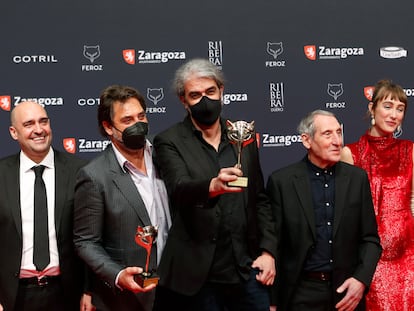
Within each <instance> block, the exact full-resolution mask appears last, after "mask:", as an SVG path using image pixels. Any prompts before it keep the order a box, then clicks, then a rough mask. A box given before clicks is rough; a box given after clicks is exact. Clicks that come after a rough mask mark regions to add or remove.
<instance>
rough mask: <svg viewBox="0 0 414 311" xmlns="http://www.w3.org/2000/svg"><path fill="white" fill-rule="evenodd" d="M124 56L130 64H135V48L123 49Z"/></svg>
mask: <svg viewBox="0 0 414 311" xmlns="http://www.w3.org/2000/svg"><path fill="white" fill-rule="evenodd" d="M122 56H123V57H124V61H125V62H126V63H127V64H129V65H135V50H134V49H129V50H123V51H122Z"/></svg>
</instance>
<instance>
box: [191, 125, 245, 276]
mask: <svg viewBox="0 0 414 311" xmlns="http://www.w3.org/2000/svg"><path fill="white" fill-rule="evenodd" d="M221 128H222V133H221V141H220V144H219V147H218V151H216V150H215V148H214V147H213V146H211V145H210V144H209V143H207V142H206V141H205V140H204V139H203V137H202V134H201V132H200V131H198V130H197V129H195V128H194V129H193V130H194V133H195V135H196V136H197V138H198V139H199V140H200V143H201V145H202V148H203V149H204V150H205V152H206V153H207V154H208V155H209V158H210V160H211V162H212V163H214V165H215V167H216V168H217V174H218V172H219V170H220V169H221V168H224V167H233V166H234V165H235V164H236V162H237V156H236V153H235V150H234V148H233V146H232V144H231V143H230V141H229V139H228V138H227V132H226V127H225V125H224V123H221ZM211 200H212V203H213V204H214V207H213V208H215V209H216V217H219V218H220V219H219V228H218V231H217V233H216V237H215V243H216V251H215V254H214V258H213V262H212V266H211V269H210V273H209V277H208V281H210V282H217V283H226V284H236V283H239V282H240V278H241V277H242V278H244V279H246V278H247V277H248V276H249V273H248V271H249V267H250V264H251V260H239V259H236V258H235V253H234V248H235V247H236V248H237V249H238V250H240V249H241V250H242V253H243V254H244V256H243V257H245V258H248V250H247V239H246V236H247V230H246V225H247V224H246V221H247V219H246V217H244V218H243V219H240V218H241V217H238V216H237V217H236V215H239V213H237V214H236V213H233V210H234V209H236V208H237V209H244V208H245V205H246V202H244V197H243V195H242V194H241V193H226V194H222V195H219V196H217V197H216V198H213V199H211ZM236 244H237V245H236ZM238 253H239V254H240V252H239V251H238Z"/></svg>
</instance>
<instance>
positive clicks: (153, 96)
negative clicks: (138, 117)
mask: <svg viewBox="0 0 414 311" xmlns="http://www.w3.org/2000/svg"><path fill="white" fill-rule="evenodd" d="M147 97H148V99H149V100H150V101H152V102H153V103H154V105H157V104H158V102H159V101H161V100H162V99H163V98H164V90H163V88H159V89H151V88H147Z"/></svg>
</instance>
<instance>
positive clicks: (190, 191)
mask: <svg viewBox="0 0 414 311" xmlns="http://www.w3.org/2000/svg"><path fill="white" fill-rule="evenodd" d="M222 126H225V125H224V123H222ZM154 147H155V150H156V152H157V159H158V163H159V166H160V171H161V174H162V178H163V179H164V182H165V184H166V187H167V190H168V192H169V197H170V204H171V209H172V218H173V222H172V227H171V229H170V231H169V236H168V240H167V243H166V246H165V249H164V252H163V255H162V257H161V262H160V266H159V267H158V272H159V274H160V277H161V279H160V284H161V285H163V286H165V287H167V288H169V289H171V290H173V291H176V292H178V293H181V294H184V295H194V294H195V293H196V292H197V291H198V290H199V289H200V288H201V286H202V285H203V284H204V282H205V281H206V279H207V277H208V272H209V269H210V267H211V263H212V260H213V256H214V252H215V242H214V238H215V236H217V230H218V222H219V217H217V215H216V213H217V207H214V204H211V200H209V197H208V195H209V184H210V180H211V179H212V178H213V177H216V176H217V174H218V171H217V168H216V167H215V166H214V165H212V164H210V163H211V161H210V160H209V156H208V154H207V152H205V151H204V150H203V147H202V146H201V145H200V142H199V139H198V138H197V137H196V136H195V134H194V131H193V127H192V123H191V120H190V119H189V118H188V117H187V118H186V119H185V120H184V121H183V122H180V123H178V124H176V125H175V126H173V127H171V128H170V129H168V130H166V131H164V132H163V133H160V134H159V135H157V136H156V137H155V139H154ZM241 159H242V170H243V173H244V175H245V176H248V178H249V186H248V188H247V189H246V190H244V191H243V196H244V201H245V202H246V203H245V206H244V207H240V208H234V209H233V212H234V213H237V214H238V215H239V216H238V217H247V233H246V234H247V236H246V237H245V241H244V243H247V245H248V250H249V255H250V256H251V258H252V259H253V260H254V259H256V257H257V256H258V255H260V252H261V250H267V251H268V252H270V253H271V254H273V253H274V250H275V246H276V237H275V235H274V221H273V215H272V211H271V209H270V204H269V200H268V198H267V196H266V194H265V192H264V183H263V176H262V171H261V167H260V163H259V157H258V149H257V145H256V141H254V142H253V143H251V144H249V145H247V146H246V147H245V148H244V149H243V152H242V156H241ZM236 252H237V250H236ZM240 264H243V263H240Z"/></svg>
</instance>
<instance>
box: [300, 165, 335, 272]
mask: <svg viewBox="0 0 414 311" xmlns="http://www.w3.org/2000/svg"><path fill="white" fill-rule="evenodd" d="M306 163H307V164H308V173H309V180H310V185H311V191H312V201H313V208H314V211H315V225H316V243H315V244H314V247H313V248H311V250H310V252H309V253H308V258H307V260H306V261H305V266H304V270H305V271H318V272H329V271H332V231H333V222H334V202H335V166H333V167H330V168H327V169H321V168H319V167H317V166H316V165H314V164H312V163H311V162H310V161H309V159H306Z"/></svg>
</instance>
